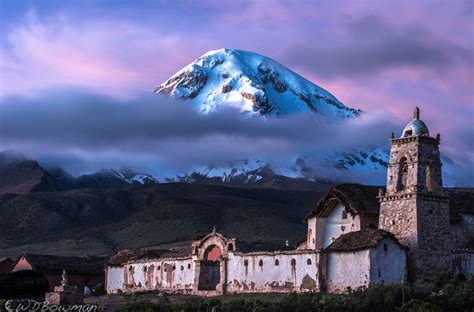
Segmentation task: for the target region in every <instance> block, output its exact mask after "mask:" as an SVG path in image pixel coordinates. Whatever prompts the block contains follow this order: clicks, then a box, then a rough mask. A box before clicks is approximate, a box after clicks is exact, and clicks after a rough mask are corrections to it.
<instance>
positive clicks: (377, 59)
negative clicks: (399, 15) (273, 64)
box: [285, 15, 473, 77]
mask: <svg viewBox="0 0 474 312" xmlns="http://www.w3.org/2000/svg"><path fill="white" fill-rule="evenodd" d="M343 29H344V33H342V34H341V35H340V36H333V35H332V34H328V35H324V33H323V34H322V35H321V34H320V35H318V37H309V38H306V40H305V42H302V43H300V44H296V45H294V46H292V47H291V48H290V49H289V50H288V52H287V54H286V57H285V61H286V62H287V63H288V64H295V66H299V67H302V68H306V69H308V68H309V69H314V71H315V74H317V75H321V76H326V77H334V76H344V77H348V76H360V75H367V74H372V73H378V72H380V71H383V70H385V69H390V68H397V67H402V66H410V67H425V68H430V69H433V70H435V71H438V72H442V71H444V70H446V69H447V68H449V67H450V66H452V65H453V64H454V63H463V64H466V65H471V66H472V64H473V59H472V53H473V51H472V50H471V51H468V50H467V49H466V48H463V47H460V46H457V45H456V44H454V43H453V42H451V41H450V40H447V39H449V38H441V37H440V36H438V35H437V34H434V33H431V32H430V31H428V30H427V29H425V28H424V27H423V26H422V25H421V24H416V25H414V24H411V25H408V24H407V25H403V26H398V27H397V26H395V25H391V24H389V23H387V22H386V21H385V20H384V19H383V18H382V17H379V16H375V15H370V16H366V17H363V18H360V19H358V20H355V21H353V22H350V23H347V24H346V25H345V27H344V28H343Z"/></svg>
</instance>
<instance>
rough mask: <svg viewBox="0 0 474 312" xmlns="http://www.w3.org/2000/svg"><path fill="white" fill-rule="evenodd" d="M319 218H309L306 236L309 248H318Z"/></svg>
mask: <svg viewBox="0 0 474 312" xmlns="http://www.w3.org/2000/svg"><path fill="white" fill-rule="evenodd" d="M317 219H318V218H316V217H312V218H309V219H308V233H307V238H306V246H307V247H308V249H312V250H314V249H316V234H317V232H316V231H317V229H316V221H317Z"/></svg>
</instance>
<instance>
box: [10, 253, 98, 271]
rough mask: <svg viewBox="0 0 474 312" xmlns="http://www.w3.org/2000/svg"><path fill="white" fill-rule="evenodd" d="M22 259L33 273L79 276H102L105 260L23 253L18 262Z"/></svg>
mask: <svg viewBox="0 0 474 312" xmlns="http://www.w3.org/2000/svg"><path fill="white" fill-rule="evenodd" d="M22 257H24V258H25V259H26V260H27V261H28V263H29V264H30V265H31V266H32V268H33V270H35V271H48V272H58V273H59V272H62V271H63V270H66V272H67V273H68V274H80V275H100V274H102V272H103V270H104V266H105V262H106V261H107V258H105V257H96V256H82V257H73V256H55V255H39V254H31V253H25V254H22V255H20V257H19V258H18V261H19V260H20V259H21V258H22Z"/></svg>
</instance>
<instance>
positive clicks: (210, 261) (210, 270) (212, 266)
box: [198, 245, 222, 290]
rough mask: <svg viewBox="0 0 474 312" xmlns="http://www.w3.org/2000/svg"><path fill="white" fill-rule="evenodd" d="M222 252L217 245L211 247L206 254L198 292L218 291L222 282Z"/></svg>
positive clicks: (200, 273) (202, 261) (202, 262)
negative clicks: (218, 285)
mask: <svg viewBox="0 0 474 312" xmlns="http://www.w3.org/2000/svg"><path fill="white" fill-rule="evenodd" d="M221 256H222V250H221V248H220V247H219V246H217V245H210V246H208V247H207V248H206V251H205V252H204V257H203V259H202V260H201V266H200V272H199V286H198V290H216V287H217V284H219V282H220V280H221V274H220V273H221V272H220V265H221V263H220V259H221Z"/></svg>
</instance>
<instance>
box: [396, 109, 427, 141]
mask: <svg viewBox="0 0 474 312" xmlns="http://www.w3.org/2000/svg"><path fill="white" fill-rule="evenodd" d="M429 135H430V132H429V131H428V127H427V126H426V124H425V123H424V122H423V121H422V120H421V119H420V109H419V108H418V107H417V108H415V112H414V114H413V120H412V121H410V122H409V123H408V124H407V125H406V126H405V129H403V133H402V138H407V137H411V136H429Z"/></svg>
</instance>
